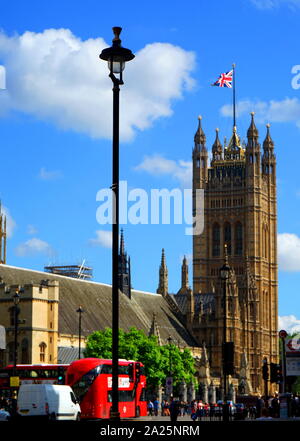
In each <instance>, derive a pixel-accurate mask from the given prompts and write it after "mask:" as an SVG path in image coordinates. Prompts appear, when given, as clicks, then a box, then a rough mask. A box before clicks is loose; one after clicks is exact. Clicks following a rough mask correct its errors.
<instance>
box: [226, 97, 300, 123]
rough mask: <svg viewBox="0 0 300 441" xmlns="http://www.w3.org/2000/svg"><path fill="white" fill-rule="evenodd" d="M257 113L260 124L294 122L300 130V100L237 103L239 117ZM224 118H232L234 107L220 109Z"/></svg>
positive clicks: (256, 117) (227, 105)
mask: <svg viewBox="0 0 300 441" xmlns="http://www.w3.org/2000/svg"><path fill="white" fill-rule="evenodd" d="M252 111H254V112H255V119H256V120H257V121H258V122H260V123H266V122H292V123H295V124H296V125H297V126H298V127H299V128H300V100H299V99H298V98H285V99H283V100H281V101H275V100H270V101H268V102H267V101H259V100H257V101H251V100H241V101H239V102H238V103H237V106H236V112H237V116H241V115H243V114H245V113H250V112H252ZM220 112H221V115H222V116H228V117H232V106H231V105H230V104H225V105H224V106H222V107H221V109H220Z"/></svg>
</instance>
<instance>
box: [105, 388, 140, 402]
mask: <svg viewBox="0 0 300 441" xmlns="http://www.w3.org/2000/svg"><path fill="white" fill-rule="evenodd" d="M134 397H135V389H133V390H119V401H121V402H124V403H126V402H128V401H133V400H134ZM107 401H108V402H109V403H112V391H111V390H109V391H108V392H107Z"/></svg>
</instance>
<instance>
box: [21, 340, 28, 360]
mask: <svg viewBox="0 0 300 441" xmlns="http://www.w3.org/2000/svg"><path fill="white" fill-rule="evenodd" d="M28 348H29V344H28V340H27V338H23V340H22V342H21V363H22V364H28V363H29V352H28Z"/></svg>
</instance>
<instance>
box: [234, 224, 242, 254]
mask: <svg viewBox="0 0 300 441" xmlns="http://www.w3.org/2000/svg"><path fill="white" fill-rule="evenodd" d="M235 254H237V255H238V256H241V255H242V254H243V226H242V224H241V223H240V222H237V223H236V224H235Z"/></svg>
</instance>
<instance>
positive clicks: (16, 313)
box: [13, 289, 20, 377]
mask: <svg viewBox="0 0 300 441" xmlns="http://www.w3.org/2000/svg"><path fill="white" fill-rule="evenodd" d="M13 301H14V369H13V371H14V374H13V375H14V377H15V376H16V375H17V363H18V325H19V313H20V308H19V306H18V304H19V302H20V294H19V290H18V289H16V292H15V294H14V296H13Z"/></svg>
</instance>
